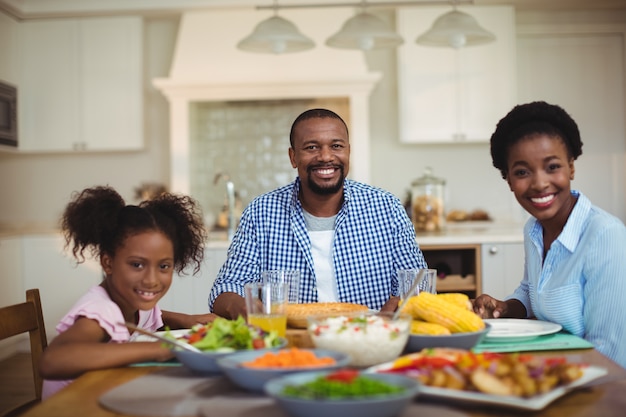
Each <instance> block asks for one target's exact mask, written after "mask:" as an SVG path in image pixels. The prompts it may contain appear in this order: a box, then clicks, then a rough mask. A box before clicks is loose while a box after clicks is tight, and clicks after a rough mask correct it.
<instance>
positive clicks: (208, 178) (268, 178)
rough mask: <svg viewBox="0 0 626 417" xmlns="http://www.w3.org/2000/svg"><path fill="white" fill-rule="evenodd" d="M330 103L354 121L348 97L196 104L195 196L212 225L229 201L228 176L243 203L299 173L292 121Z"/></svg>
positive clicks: (193, 115)
mask: <svg viewBox="0 0 626 417" xmlns="http://www.w3.org/2000/svg"><path fill="white" fill-rule="evenodd" d="M319 107H322V108H327V109H330V110H333V111H334V112H336V113H337V114H339V115H340V116H341V117H342V118H343V119H344V120H345V121H346V123H347V124H348V126H350V120H349V102H348V99H347V98H324V99H306V100H301V99H298V100H267V101H227V102H226V101H211V102H200V103H194V104H193V105H192V110H191V112H190V114H191V141H190V156H191V161H190V167H191V183H190V185H191V195H192V196H194V198H196V199H197V200H198V201H199V202H200V204H201V205H202V209H203V211H204V214H205V218H206V219H207V222H208V223H209V226H211V225H213V224H214V222H215V221H216V220H217V217H218V216H219V213H220V212H221V211H222V210H223V208H224V206H225V204H226V201H227V200H226V181H225V180H224V178H221V179H219V180H218V181H217V183H215V179H216V176H217V175H219V174H223V175H228V177H229V178H230V179H231V181H233V183H234V185H235V192H236V195H237V197H238V202H239V206H240V208H244V207H245V206H246V205H247V204H248V203H249V202H250V201H251V200H252V199H253V198H254V197H256V196H258V195H259V194H262V193H264V192H267V191H270V190H272V189H274V188H276V187H279V186H282V185H285V184H287V183H289V182H291V181H293V179H294V178H295V176H296V170H295V169H294V168H292V167H291V163H290V162H289V156H288V149H289V130H290V129H291V124H292V123H293V120H294V119H295V118H296V117H297V116H298V115H299V114H300V113H302V112H303V111H305V110H307V109H311V108H319Z"/></svg>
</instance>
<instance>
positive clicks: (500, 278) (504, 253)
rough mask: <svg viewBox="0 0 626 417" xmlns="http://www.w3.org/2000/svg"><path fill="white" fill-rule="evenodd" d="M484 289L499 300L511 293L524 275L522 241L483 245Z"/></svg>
mask: <svg viewBox="0 0 626 417" xmlns="http://www.w3.org/2000/svg"><path fill="white" fill-rule="evenodd" d="M481 265H482V290H483V292H484V293H486V294H489V295H491V296H492V297H494V298H497V299H498V300H502V299H503V298H504V297H506V296H507V295H510V294H511V293H512V292H513V291H514V290H515V289H516V288H517V286H518V285H519V282H520V281H521V280H522V278H523V276H524V244H523V243H522V242H510V243H508V242H498V243H483V244H482V245H481Z"/></svg>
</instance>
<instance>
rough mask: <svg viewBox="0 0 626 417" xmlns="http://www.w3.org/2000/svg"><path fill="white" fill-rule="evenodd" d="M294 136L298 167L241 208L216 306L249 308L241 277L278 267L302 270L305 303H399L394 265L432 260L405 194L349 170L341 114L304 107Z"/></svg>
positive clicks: (212, 302)
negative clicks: (423, 248)
mask: <svg viewBox="0 0 626 417" xmlns="http://www.w3.org/2000/svg"><path fill="white" fill-rule="evenodd" d="M289 141H290V145H291V146H290V148H289V159H290V161H291V165H292V167H293V168H295V169H296V170H297V172H298V176H297V178H296V179H295V181H293V182H292V183H291V184H288V185H286V186H283V187H281V188H278V189H276V190H273V191H270V192H268V193H266V194H263V195H261V196H259V197H257V198H255V199H254V200H253V201H252V202H251V203H250V205H249V206H248V207H247V208H246V210H245V211H244V213H243V215H242V217H241V221H240V224H239V228H238V229H237V232H236V233H235V236H234V238H233V241H232V243H231V246H230V248H229V250H228V258H227V259H226V262H225V263H224V265H223V266H222V268H221V270H220V272H219V274H218V276H217V279H216V281H215V283H214V285H213V289H212V290H211V294H210V296H209V306H210V307H211V309H212V311H213V312H215V313H217V314H219V315H221V316H224V317H228V318H236V317H237V316H238V315H245V314H246V312H245V302H244V299H243V293H244V292H243V287H244V285H245V284H246V283H248V282H254V281H259V280H260V279H261V278H260V276H261V271H265V270H276V269H282V270H297V271H300V286H299V287H300V288H299V297H298V298H299V302H300V303H310V302H337V301H339V302H350V303H357V304H363V305H366V306H368V307H369V308H371V309H375V310H380V309H382V310H393V309H395V307H396V305H397V297H395V296H397V295H398V282H397V277H396V271H397V270H399V269H412V268H425V267H426V262H425V261H424V257H423V255H422V252H421V251H420V249H419V247H418V245H417V242H416V240H415V229H414V228H413V225H412V223H411V220H410V219H409V218H408V216H407V214H406V211H405V210H404V207H403V206H402V204H401V202H400V200H399V199H398V198H397V197H395V196H394V195H392V194H391V193H389V192H387V191H385V190H382V189H379V188H375V187H372V186H370V185H367V184H363V183H359V182H356V181H352V180H350V179H347V176H348V172H349V169H350V142H349V136H348V127H347V126H346V124H345V122H344V121H343V119H342V118H341V117H339V116H338V115H337V114H336V113H334V112H332V111H330V110H326V109H311V110H307V111H305V112H304V113H302V114H300V116H298V117H297V118H296V120H295V121H294V122H293V125H292V126H291V132H290V135H289Z"/></svg>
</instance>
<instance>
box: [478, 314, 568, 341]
mask: <svg viewBox="0 0 626 417" xmlns="http://www.w3.org/2000/svg"><path fill="white" fill-rule="evenodd" d="M485 323H489V325H490V326H491V329H490V330H489V333H487V334H486V335H485V337H484V338H483V341H485V342H491V343H493V342H506V343H511V342H523V341H526V340H531V339H534V338H536V337H539V336H545V335H548V334H553V333H557V332H559V331H561V329H562V328H563V326H561V325H560V324H556V323H551V322H548V321H541V320H527V319H485Z"/></svg>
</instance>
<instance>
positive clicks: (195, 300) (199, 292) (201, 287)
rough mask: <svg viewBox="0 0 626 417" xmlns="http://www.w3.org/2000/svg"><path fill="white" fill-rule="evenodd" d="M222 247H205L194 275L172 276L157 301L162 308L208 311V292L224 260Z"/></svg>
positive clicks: (190, 311) (224, 249)
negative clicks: (166, 288)
mask: <svg viewBox="0 0 626 417" xmlns="http://www.w3.org/2000/svg"><path fill="white" fill-rule="evenodd" d="M226 251H227V249H226V248H225V247H224V248H207V249H206V252H205V257H204V263H203V265H202V268H201V269H200V271H199V272H198V273H197V274H196V275H193V276H192V275H191V274H190V273H189V274H187V275H179V276H174V280H173V281H172V286H171V287H170V289H169V291H168V292H167V294H165V296H164V297H163V298H162V299H161V301H159V307H161V309H163V310H168V311H176V312H179V313H187V314H202V313H207V312H208V311H209V292H211V288H212V287H213V282H214V281H215V278H216V277H217V273H218V272H219V269H220V268H221V267H222V265H223V264H224V262H225V261H226Z"/></svg>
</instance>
